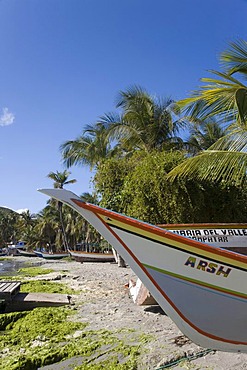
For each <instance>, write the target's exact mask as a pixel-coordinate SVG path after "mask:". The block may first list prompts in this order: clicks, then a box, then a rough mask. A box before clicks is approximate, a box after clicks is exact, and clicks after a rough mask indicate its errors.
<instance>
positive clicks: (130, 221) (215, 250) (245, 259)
mask: <svg viewBox="0 0 247 370" xmlns="http://www.w3.org/2000/svg"><path fill="white" fill-rule="evenodd" d="M71 200H72V201H73V202H74V203H75V204H76V205H77V206H79V207H81V208H84V209H87V210H90V211H92V212H93V213H96V214H97V213H99V214H101V215H103V216H106V217H112V218H114V219H116V220H117V221H120V222H122V223H126V224H127V225H130V226H133V225H135V226H136V227H137V228H139V229H142V230H145V231H147V232H150V233H152V234H156V235H158V236H161V237H164V236H165V237H166V238H167V239H170V240H173V241H175V242H179V243H183V244H186V245H188V246H191V247H196V248H198V249H200V250H203V251H206V252H209V253H212V254H216V255H219V256H220V257H225V258H227V259H230V260H235V261H237V262H242V263H244V264H245V265H247V256H245V255H242V254H238V253H235V252H232V251H228V250H225V249H221V248H220V247H214V246H211V245H208V244H206V243H201V242H199V241H196V240H193V239H189V238H186V237H184V236H182V235H178V234H174V233H173V232H171V231H168V230H166V229H162V228H160V227H159V226H155V225H149V224H147V223H145V222H143V221H139V220H136V219H135V218H131V217H129V216H125V215H122V214H119V213H116V212H114V211H110V210H106V209H105V208H101V207H99V206H96V205H94V204H91V203H86V202H83V201H80V200H78V199H74V198H71ZM191 253H193V252H191ZM226 263H227V262H226ZM246 268H247V266H246Z"/></svg>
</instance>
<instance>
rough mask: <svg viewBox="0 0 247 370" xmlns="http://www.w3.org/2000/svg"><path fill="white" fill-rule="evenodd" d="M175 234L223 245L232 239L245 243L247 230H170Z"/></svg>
mask: <svg viewBox="0 0 247 370" xmlns="http://www.w3.org/2000/svg"><path fill="white" fill-rule="evenodd" d="M170 231H172V232H173V233H175V234H178V235H181V236H185V237H188V238H190V239H194V240H197V241H199V242H202V243H211V244H215V243H222V244H227V243H228V244H229V243H230V242H231V240H232V238H236V237H237V238H236V239H234V240H235V243H241V241H240V239H238V238H241V239H242V238H243V239H242V240H243V241H244V240H245V239H244V238H245V237H246V236H247V229H181V230H170Z"/></svg>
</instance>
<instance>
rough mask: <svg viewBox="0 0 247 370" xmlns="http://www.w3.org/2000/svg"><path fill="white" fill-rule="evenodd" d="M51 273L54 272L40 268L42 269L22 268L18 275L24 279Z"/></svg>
mask: <svg viewBox="0 0 247 370" xmlns="http://www.w3.org/2000/svg"><path fill="white" fill-rule="evenodd" d="M53 271H54V270H52V269H46V268H42V267H22V268H20V269H19V270H18V273H19V274H20V275H21V276H25V277H29V276H31V277H33V276H38V275H46V274H50V273H51V272H53Z"/></svg>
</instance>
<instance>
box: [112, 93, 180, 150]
mask: <svg viewBox="0 0 247 370" xmlns="http://www.w3.org/2000/svg"><path fill="white" fill-rule="evenodd" d="M116 106H117V108H121V109H122V111H123V112H122V114H121V115H120V116H119V120H116V121H115V122H114V120H113V119H112V116H110V118H111V121H110V125H109V135H110V137H111V138H112V139H117V140H119V141H120V145H121V146H122V148H123V149H125V150H126V149H127V150H129V151H133V150H136V149H141V150H144V151H147V152H150V151H152V150H153V149H170V148H174V147H176V148H178V147H180V148H181V146H182V145H183V142H182V139H181V138H179V137H178V136H177V135H178V132H179V129H180V128H181V127H183V125H184V121H183V120H181V119H174V118H175V117H177V115H178V114H179V113H180V111H179V108H178V106H177V104H176V103H175V102H174V100H172V99H170V98H168V99H161V98H159V97H153V96H151V95H150V94H148V93H147V92H146V91H145V90H144V89H143V88H141V87H138V86H133V87H131V88H130V89H127V90H126V91H121V92H120V93H119V96H118V98H117V105H116Z"/></svg>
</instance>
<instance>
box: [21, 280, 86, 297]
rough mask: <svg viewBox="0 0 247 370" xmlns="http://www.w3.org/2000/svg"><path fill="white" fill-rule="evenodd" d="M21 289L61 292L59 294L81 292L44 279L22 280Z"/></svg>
mask: <svg viewBox="0 0 247 370" xmlns="http://www.w3.org/2000/svg"><path fill="white" fill-rule="evenodd" d="M20 291H21V292H25V293H59V294H79V293H80V292H78V291H76V290H74V289H72V288H69V287H68V286H66V285H63V284H61V283H57V282H53V281H43V280H29V281H22V283H21V289H20Z"/></svg>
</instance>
